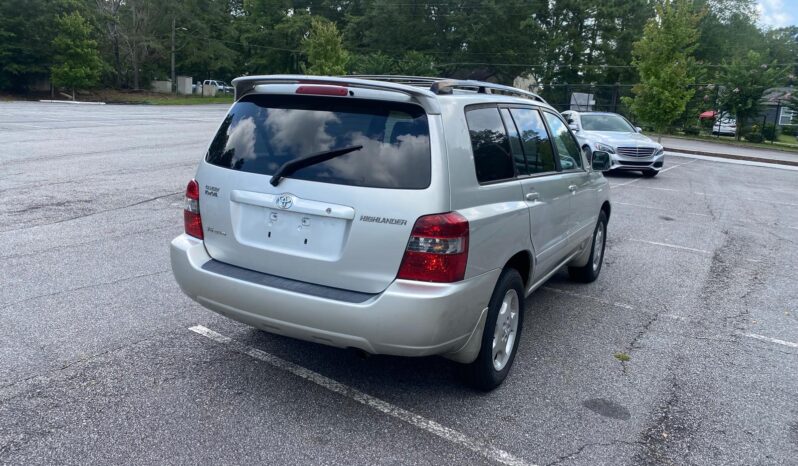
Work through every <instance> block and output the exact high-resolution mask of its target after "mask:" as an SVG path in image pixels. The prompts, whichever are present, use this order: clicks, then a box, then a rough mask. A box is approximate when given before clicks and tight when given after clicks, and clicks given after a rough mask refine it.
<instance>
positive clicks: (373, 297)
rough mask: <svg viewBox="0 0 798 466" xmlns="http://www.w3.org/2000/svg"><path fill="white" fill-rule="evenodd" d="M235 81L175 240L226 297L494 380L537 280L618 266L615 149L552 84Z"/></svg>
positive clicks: (589, 275) (298, 333) (260, 317)
mask: <svg viewBox="0 0 798 466" xmlns="http://www.w3.org/2000/svg"><path fill="white" fill-rule="evenodd" d="M233 83H234V85H235V88H236V103H235V104H234V105H233V106H232V107H231V109H230V111H229V113H228V114H227V116H226V117H225V118H224V120H223V122H222V124H221V127H220V128H219V130H218V132H217V133H216V136H215V137H214V139H213V140H212V142H211V143H210V148H209V149H208V152H207V155H206V156H205V159H204V160H203V161H202V162H201V163H200V165H199V168H198V170H197V174H196V178H195V179H194V180H191V181H190V182H189V183H188V188H187V190H186V208H185V212H184V217H185V218H184V220H185V234H182V235H180V236H178V237H177V238H175V239H174V240H173V241H172V244H171V261H172V270H173V272H174V275H175V279H176V280H177V282H178V283H179V284H180V287H181V288H182V289H183V291H184V292H185V293H186V294H187V295H188V296H190V297H191V298H192V299H194V300H195V301H197V302H198V303H200V304H202V305H203V306H205V307H207V308H208V309H211V310H213V311H215V312H218V313H220V314H222V315H225V316H227V317H230V318H232V319H235V320H238V321H241V322H244V323H247V324H249V325H252V326H254V327H257V328H259V329H262V330H264V331H267V332H272V333H277V334H280V335H287V336H290V337H294V338H299V339H303V340H308V341H312V342H317V343H323V344H326V345H332V346H337V347H343V348H355V349H359V350H363V351H365V352H368V353H375V354H391V355H400V356H427V355H442V356H444V357H447V358H449V359H452V360H454V361H457V362H459V363H463V364H464V370H465V372H466V375H467V377H468V380H469V381H470V382H471V383H472V384H473V385H474V386H476V387H478V388H481V389H485V390H489V389H492V388H494V387H496V386H498V385H499V384H500V383H501V382H502V381H503V380H504V378H505V377H506V376H507V373H508V372H509V370H510V367H511V366H512V363H513V359H514V357H515V354H516V351H517V349H518V342H519V338H520V336H521V332H522V328H523V317H524V309H525V307H524V300H525V297H526V296H528V295H529V294H530V293H531V292H532V291H534V290H535V289H536V288H537V287H539V286H540V285H541V284H543V283H544V282H545V281H546V280H547V279H548V278H549V277H550V276H552V275H553V274H554V273H556V272H557V271H558V270H560V269H561V268H562V267H563V266H568V271H569V272H570V275H571V277H573V278H574V279H576V280H578V281H582V282H590V281H593V280H595V279H596V277H597V276H598V274H599V272H600V271H601V264H602V259H603V254H604V241H605V238H606V231H607V221H608V220H609V217H610V203H609V189H608V184H607V181H606V180H605V179H604V177H603V176H602V174H601V170H602V169H604V168H606V165H608V164H609V157H608V154H606V153H604V152H600V151H597V152H595V153H594V154H593V155H592V157H593V160H592V161H589V160H587V156H586V154H585V153H583V152H582V151H581V150H580V148H579V145H578V144H577V140H576V138H575V137H574V136H573V134H572V133H571V132H570V130H569V128H568V125H567V124H566V122H565V121H564V120H563V119H562V117H561V116H560V115H559V114H558V113H557V112H556V111H555V110H554V109H553V108H552V107H551V106H549V105H548V104H547V103H546V102H545V101H543V99H541V98H540V97H538V96H537V95H535V94H532V93H527V92H523V91H520V90H517V89H514V88H510V87H505V86H499V85H494V84H489V83H482V82H474V81H451V80H438V79H433V78H409V77H386V76H371V77H340V78H334V77H317V76H313V77H311V76H252V77H243V78H238V79H236V80H235V81H233ZM589 162H592V164H593V168H591V167H590V164H589ZM594 169H595V170H594Z"/></svg>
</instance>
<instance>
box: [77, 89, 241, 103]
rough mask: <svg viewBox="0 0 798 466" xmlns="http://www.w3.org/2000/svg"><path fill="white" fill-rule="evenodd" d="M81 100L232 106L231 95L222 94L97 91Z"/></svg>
mask: <svg viewBox="0 0 798 466" xmlns="http://www.w3.org/2000/svg"><path fill="white" fill-rule="evenodd" d="M79 99H81V100H98V101H102V102H106V103H109V104H116V103H120V104H148V105H203V104H232V103H233V95H232V94H223V95H217V96H216V97H202V96H198V95H173V94H158V93H155V92H121V91H108V90H106V91H97V92H96V93H93V94H92V95H91V98H90V99H89V98H84V96H81V97H79Z"/></svg>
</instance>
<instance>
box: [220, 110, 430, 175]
mask: <svg viewBox="0 0 798 466" xmlns="http://www.w3.org/2000/svg"><path fill="white" fill-rule="evenodd" d="M354 145H362V146H363V148H362V149H360V150H356V151H354V152H350V153H348V154H346V155H342V156H339V157H336V158H334V159H331V160H327V161H325V162H322V163H319V164H316V165H312V166H309V167H305V168H301V169H299V170H297V171H296V172H295V173H293V174H291V175H289V176H288V177H287V178H295V179H301V180H308V181H320V182H324V183H336V184H344V185H350V186H365V187H373V188H398V189H424V188H426V187H428V186H429V184H430V142H429V125H428V124H427V116H426V114H425V113H424V110H423V109H422V108H421V107H419V106H417V105H412V104H404V103H400V102H386V101H371V100H355V99H351V100H343V99H341V98H333V97H311V96H285V95H253V96H246V97H244V98H242V99H241V100H240V101H238V102H237V103H236V104H235V105H233V108H232V109H231V110H230V113H229V114H228V115H227V117H225V119H224V121H223V122H222V126H221V128H219V132H218V133H217V134H216V137H215V138H214V139H213V142H211V147H210V149H208V155H207V158H206V160H207V162H208V163H211V164H213V165H217V166H220V167H224V168H229V169H232V170H239V171H243V172H248V173H258V174H262V175H271V174H273V173H274V172H275V171H276V170H277V169H278V168H279V167H280V165H282V164H284V163H285V162H288V161H290V160H294V159H296V158H300V157H305V156H308V155H312V154H316V153H319V152H322V151H328V150H335V149H340V148H344V147H349V146H354Z"/></svg>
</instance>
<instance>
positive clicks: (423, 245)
mask: <svg viewBox="0 0 798 466" xmlns="http://www.w3.org/2000/svg"><path fill="white" fill-rule="evenodd" d="M467 262H468V220H466V218H465V217H463V216H462V215H460V214H458V213H455V212H449V213H447V214H436V215H426V216H424V217H420V218H419V219H418V220H416V224H415V225H414V226H413V232H412V233H410V241H408V243H407V249H406V250H405V256H404V257H403V258H402V265H401V266H400V267H399V274H398V275H397V278H401V279H404V280H419V281H424V282H444V283H450V282H457V281H460V280H462V279H463V277H464V276H465V269H466V263H467Z"/></svg>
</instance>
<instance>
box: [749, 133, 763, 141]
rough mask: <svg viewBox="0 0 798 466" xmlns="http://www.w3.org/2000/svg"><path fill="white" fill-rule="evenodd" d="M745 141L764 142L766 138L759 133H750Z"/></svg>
mask: <svg viewBox="0 0 798 466" xmlns="http://www.w3.org/2000/svg"><path fill="white" fill-rule="evenodd" d="M745 140H746V141H748V142H763V141H764V140H765V137H764V136H763V135H762V133H759V132H756V133H755V132H750V133H748V134H746V135H745Z"/></svg>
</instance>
